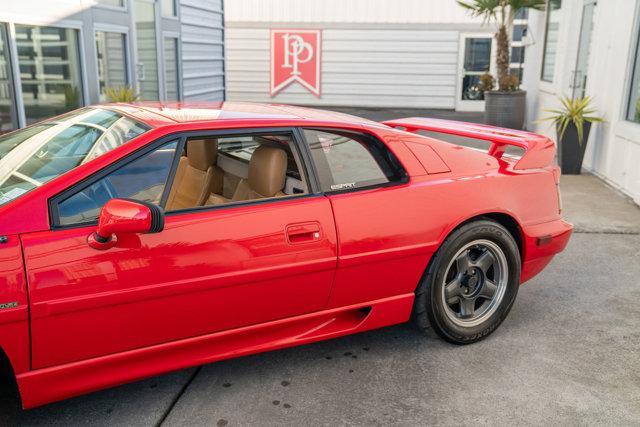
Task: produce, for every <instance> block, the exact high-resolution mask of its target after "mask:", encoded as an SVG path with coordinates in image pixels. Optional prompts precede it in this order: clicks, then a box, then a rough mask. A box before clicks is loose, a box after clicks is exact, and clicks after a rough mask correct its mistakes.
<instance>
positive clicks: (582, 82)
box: [571, 0, 596, 98]
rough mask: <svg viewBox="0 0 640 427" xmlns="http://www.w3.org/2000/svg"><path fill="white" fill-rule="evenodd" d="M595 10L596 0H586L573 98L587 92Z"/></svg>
mask: <svg viewBox="0 0 640 427" xmlns="http://www.w3.org/2000/svg"><path fill="white" fill-rule="evenodd" d="M595 10H596V0H585V1H584V6H583V8H582V23H581V24H580V41H579V43H578V56H577V59H576V69H575V70H574V71H573V82H572V85H571V88H572V95H573V98H578V97H583V96H585V94H586V89H587V71H588V69H589V54H590V52H591V33H592V31H593V24H594V22H593V19H594V16H595Z"/></svg>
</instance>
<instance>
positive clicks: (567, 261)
mask: <svg viewBox="0 0 640 427" xmlns="http://www.w3.org/2000/svg"><path fill="white" fill-rule="evenodd" d="M562 190H563V198H564V200H565V213H566V215H567V216H568V218H569V220H573V221H575V222H576V224H577V225H578V227H577V231H578V232H577V233H576V234H575V235H574V237H573V238H572V240H571V242H570V244H569V247H568V249H567V250H566V251H565V252H564V253H562V254H561V255H560V256H558V257H557V258H556V259H555V260H554V261H553V263H552V264H551V265H550V266H549V268H547V270H545V271H544V272H543V273H542V274H541V275H540V276H538V277H536V278H535V279H533V280H532V281H531V282H529V283H527V284H526V285H525V286H524V287H522V288H521V289H520V292H519V295H518V299H517V300H516V303H515V305H514V307H513V310H512V311H511V314H510V315H509V317H508V318H507V320H506V321H505V322H504V323H503V325H502V326H501V327H500V328H499V329H498V330H497V331H496V332H495V333H494V334H493V335H491V336H490V337H489V338H488V339H486V340H484V341H482V342H480V343H477V344H474V345H470V346H464V347H458V346H453V345H451V344H447V343H445V342H443V341H441V340H440V339H438V338H436V337H435V336H433V335H431V334H427V335H426V336H425V335H424V334H422V333H420V332H418V331H417V330H416V329H415V328H413V327H412V326H411V325H400V326H395V327H390V328H386V329H382V330H377V331H372V332H368V333H364V334H360V335H355V336H351V337H346V338H341V339H336V340H332V341H326V342H322V343H317V344H312V345H307V346H303V347H298V348H292V349H287V350H282V351H277V352H272V353H265V354H261V355H255V356H250V357H244V358H241V359H236V360H230V361H225V362H220V363H215V364H211V365H207V366H203V367H201V368H196V369H190V370H185V371H180V372H177V373H173V374H170V375H165V376H160V377H156V378H151V379H148V380H145V381H140V382H137V383H133V384H129V385H125V386H122V387H118V388H113V389H110V390H106V391H101V392H97V393H93V394H90V395H87V396H82V397H78V398H75V399H70V400H66V401H63V402H59V403H54V404H51V405H47V406H44V407H41V408H36V409H33V410H30V411H20V410H18V409H17V401H16V399H15V397H14V396H12V395H11V394H10V390H9V389H8V388H5V389H4V390H1V393H0V399H2V400H1V401H0V420H1V421H0V423H1V424H21V425H37V424H57V425H77V424H83V425H85V424H90V425H132V426H133V425H158V424H163V425H169V426H172V425H185V424H189V425H217V426H225V425H229V426H232V425H300V424H307V425H329V424H332V425H333V424H340V425H343V424H347V425H363V424H366V425H369V424H374V425H382V424H398V425H418V424H420V425H424V424H456V425H460V424H472V423H474V424H476V423H480V424H499V425H506V424H515V423H518V424H536V425H539V424H551V423H553V424H554V425H555V424H571V425H576V424H581V425H582V424H615V425H632V424H634V425H637V424H640V364H639V363H638V362H639V361H640V279H639V278H640V262H639V261H640V209H639V208H638V207H637V206H636V205H634V204H633V203H631V202H629V201H628V200H626V199H625V198H624V197H622V196H620V195H618V194H617V193H615V192H614V191H613V190H612V189H610V188H608V187H606V186H605V185H604V184H602V182H600V181H599V180H597V179H595V178H593V177H589V176H582V177H569V178H567V179H566V180H563V184H562Z"/></svg>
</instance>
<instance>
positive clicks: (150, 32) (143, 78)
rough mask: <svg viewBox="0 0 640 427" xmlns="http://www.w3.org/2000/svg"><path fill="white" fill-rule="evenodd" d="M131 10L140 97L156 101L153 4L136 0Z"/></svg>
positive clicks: (158, 93) (143, 0)
mask: <svg viewBox="0 0 640 427" xmlns="http://www.w3.org/2000/svg"><path fill="white" fill-rule="evenodd" d="M133 12H134V18H135V23H136V46H137V49H138V63H137V64H136V66H137V70H136V72H137V75H138V82H139V84H140V97H141V98H142V99H143V100H145V101H157V100H158V99H160V98H159V97H160V88H159V81H158V51H157V46H156V13H155V5H154V3H150V2H148V1H145V0H136V1H135V3H134V11H133Z"/></svg>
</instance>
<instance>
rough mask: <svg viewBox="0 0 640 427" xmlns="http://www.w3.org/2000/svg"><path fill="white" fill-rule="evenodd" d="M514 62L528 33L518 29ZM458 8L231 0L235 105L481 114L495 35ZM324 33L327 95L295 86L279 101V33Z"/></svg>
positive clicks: (436, 0) (394, 0) (390, 2)
mask: <svg viewBox="0 0 640 427" xmlns="http://www.w3.org/2000/svg"><path fill="white" fill-rule="evenodd" d="M516 23H517V25H516V31H515V34H514V35H515V39H517V40H518V41H516V42H515V43H514V53H516V55H514V60H515V61H514V63H513V64H512V66H513V67H514V68H518V67H519V66H520V65H521V64H520V63H519V62H518V61H519V58H520V57H521V56H520V55H521V48H520V47H518V46H519V44H520V40H521V38H522V30H523V29H524V28H525V24H526V20H523V19H519V20H518V21H516ZM482 24H483V22H482V20H481V19H473V18H471V17H470V16H469V14H468V13H467V12H466V11H465V10H464V9H463V8H461V7H460V6H459V5H458V4H457V3H456V2H455V0H305V1H300V0H227V1H226V2H225V27H226V32H225V46H226V49H227V52H226V59H227V99H229V100H248V101H259V102H269V101H271V102H273V101H275V102H283V103H294V104H305V105H326V106H332V105H333V106H340V105H341V106H368V107H419V108H446V109H454V108H455V109H458V110H482V108H483V105H482V104H483V102H482V101H480V102H474V101H473V99H474V98H476V97H478V96H481V94H478V93H477V92H476V93H474V91H473V88H474V87H475V82H477V79H478V77H479V76H480V75H481V74H482V73H484V72H485V71H487V69H488V67H489V66H490V64H492V62H493V61H491V59H492V57H491V52H492V50H491V45H492V44H493V33H494V31H495V29H494V28H491V27H487V26H484V25H482ZM278 28H285V29H286V28H290V29H318V30H321V32H322V42H321V44H322V45H321V55H322V65H321V80H322V81H321V95H320V96H319V97H318V96H315V95H314V94H312V93H310V92H309V91H308V90H306V89H305V88H303V87H302V86H301V85H297V84H292V85H290V86H288V87H287V88H286V89H285V90H282V91H280V92H279V93H278V94H277V95H276V96H273V97H272V96H270V87H269V81H270V74H269V73H270V69H269V65H270V56H269V54H270V30H272V29H278Z"/></svg>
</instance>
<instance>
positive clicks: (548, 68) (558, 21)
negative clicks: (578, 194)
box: [524, 0, 640, 204]
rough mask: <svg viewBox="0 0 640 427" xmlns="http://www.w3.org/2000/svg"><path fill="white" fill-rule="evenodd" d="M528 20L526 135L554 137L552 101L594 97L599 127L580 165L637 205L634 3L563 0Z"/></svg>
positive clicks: (639, 59) (638, 12)
mask: <svg viewBox="0 0 640 427" xmlns="http://www.w3.org/2000/svg"><path fill="white" fill-rule="evenodd" d="M556 6H560V7H552V8H549V9H548V12H547V13H538V12H533V13H531V14H530V19H529V26H530V33H531V34H532V35H534V36H535V37H536V39H537V40H536V43H535V44H534V45H532V46H530V47H528V48H527V52H526V60H525V68H524V86H525V89H527V91H528V98H527V99H528V116H529V128H530V129H533V130H536V131H538V132H541V133H546V134H548V135H550V136H554V137H555V131H554V130H553V129H552V128H551V127H550V126H549V124H548V123H540V122H537V120H538V119H540V118H542V117H545V116H546V115H548V113H545V111H544V110H545V109H548V108H554V107H557V105H558V101H557V99H558V96H561V95H569V96H579V95H582V94H583V93H584V94H586V95H590V96H592V97H593V98H594V105H595V106H596V107H597V109H598V112H599V113H600V115H602V116H603V117H604V118H605V120H606V122H605V123H601V124H597V125H596V126H595V128H594V131H593V132H592V134H591V136H590V138H589V145H588V147H587V152H586V154H585V161H584V164H583V166H584V167H585V168H586V169H588V170H589V171H591V172H593V173H594V174H595V175H598V176H600V177H601V178H603V179H604V180H605V181H607V182H609V183H610V184H612V185H613V186H614V187H617V188H619V189H620V190H622V191H623V192H625V193H626V194H628V195H629V196H631V197H632V198H633V199H634V200H635V202H636V203H639V204H640V47H639V43H640V42H639V40H640V0H598V1H597V2H596V1H595V0H562V2H557V4H556Z"/></svg>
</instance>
